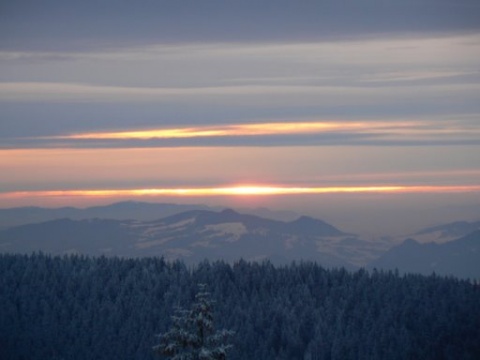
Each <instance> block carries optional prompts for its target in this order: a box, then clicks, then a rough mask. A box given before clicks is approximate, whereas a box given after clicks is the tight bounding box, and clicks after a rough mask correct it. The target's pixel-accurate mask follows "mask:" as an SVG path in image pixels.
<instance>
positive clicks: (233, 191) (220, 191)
mask: <svg viewBox="0 0 480 360" xmlns="http://www.w3.org/2000/svg"><path fill="white" fill-rule="evenodd" d="M478 191H480V185H449V186H403V185H392V186H342V187H284V186H231V187H212V188H153V189H119V190H53V191H42V190H40V191H16V192H5V193H3V194H0V199H1V198H8V199H12V198H24V197H119V196H134V197H138V196H181V197H189V196H192V197H195V196H273V195H299V194H332V193H447V192H450V193H451V192H478Z"/></svg>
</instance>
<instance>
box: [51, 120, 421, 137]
mask: <svg viewBox="0 0 480 360" xmlns="http://www.w3.org/2000/svg"><path fill="white" fill-rule="evenodd" d="M425 125H426V124H425V123H424V122H413V121H412V122H341V121H337V122H333V121H332V122H267V123H256V124H232V125H224V126H202V127H183V128H164V129H150V130H139V131H118V132H95V133H82V134H72V135H65V136H58V137H54V138H57V139H58V138H60V139H79V140H88V139H91V140H127V139H136V140H148V139H172V138H194V137H220V136H258V135H301V134H316V133H326V132H357V133H358V132H370V133H372V132H382V131H385V132H388V133H411V132H418V131H421V129H420V128H421V127H423V126H425Z"/></svg>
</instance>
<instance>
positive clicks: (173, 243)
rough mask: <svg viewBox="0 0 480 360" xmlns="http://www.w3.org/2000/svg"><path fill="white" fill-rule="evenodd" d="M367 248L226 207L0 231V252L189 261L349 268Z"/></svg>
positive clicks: (314, 223) (321, 230) (310, 226)
mask: <svg viewBox="0 0 480 360" xmlns="http://www.w3.org/2000/svg"><path fill="white" fill-rule="evenodd" d="M355 241H357V242H358V243H355ZM352 242H353V243H352ZM365 244H366V243H365ZM365 244H364V243H363V242H362V241H360V240H358V239H355V238H354V237H353V236H352V235H350V234H347V233H345V232H342V231H340V230H338V229H337V228H335V227H334V226H332V225H330V224H327V223H325V222H324V221H321V220H318V219H313V218H310V217H306V216H302V217H299V218H298V219H297V220H295V221H290V222H283V221H277V220H271V219H265V218H261V217H258V216H254V215H247V214H240V213H238V212H236V211H233V210H230V209H228V210H223V211H221V212H213V211H207V210H191V211H186V212H182V213H179V214H175V215H172V216H168V217H165V218H163V219H160V220H155V221H139V220H112V219H110V220H104V219H93V220H92V219H90V220H72V219H58V220H53V221H48V222H44V223H38V224H28V225H21V226H17V227H11V228H8V229H5V230H3V231H0V252H20V253H30V252H32V251H44V252H48V253H53V254H65V253H83V254H90V255H100V254H105V255H117V256H128V257H138V256H153V255H155V256H164V257H166V258H167V259H183V260H185V261H187V262H197V261H200V260H203V259H205V258H208V259H212V260H213V259H224V260H227V261H231V260H237V259H240V258H244V259H247V260H261V259H267V258H268V259H270V260H272V261H273V262H275V263H285V262H290V261H292V260H302V259H303V260H315V261H317V262H319V263H320V264H322V265H325V266H345V267H347V268H352V265H351V264H355V261H356V260H358V256H360V257H362V256H364V255H365V254H364V253H362V251H365V249H367V248H368V246H369V245H368V244H367V245H365ZM362 245H365V246H364V247H363V248H362ZM352 246H354V247H355V248H358V249H360V250H359V254H360V255H359V254H357V253H355V251H352ZM367 252H368V251H367ZM370 256H373V255H370Z"/></svg>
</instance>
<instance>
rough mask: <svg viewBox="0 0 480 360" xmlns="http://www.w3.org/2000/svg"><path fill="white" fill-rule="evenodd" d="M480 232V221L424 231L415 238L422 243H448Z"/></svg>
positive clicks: (443, 225) (436, 227)
mask: <svg viewBox="0 0 480 360" xmlns="http://www.w3.org/2000/svg"><path fill="white" fill-rule="evenodd" d="M476 230H480V221H473V222H468V221H456V222H452V223H448V224H442V225H438V226H434V227H429V228H425V229H422V230H420V231H418V232H417V233H415V234H414V235H413V236H414V237H415V239H416V240H418V241H420V242H426V241H427V242H430V241H435V242H446V241H450V240H453V239H457V238H459V237H462V236H465V235H468V234H470V233H472V232H474V231H476Z"/></svg>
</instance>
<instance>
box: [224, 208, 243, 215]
mask: <svg viewBox="0 0 480 360" xmlns="http://www.w3.org/2000/svg"><path fill="white" fill-rule="evenodd" d="M220 213H221V214H223V215H239V213H238V212H236V211H235V210H233V209H230V208H227V209H223V210H222V211H221V212H220Z"/></svg>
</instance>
